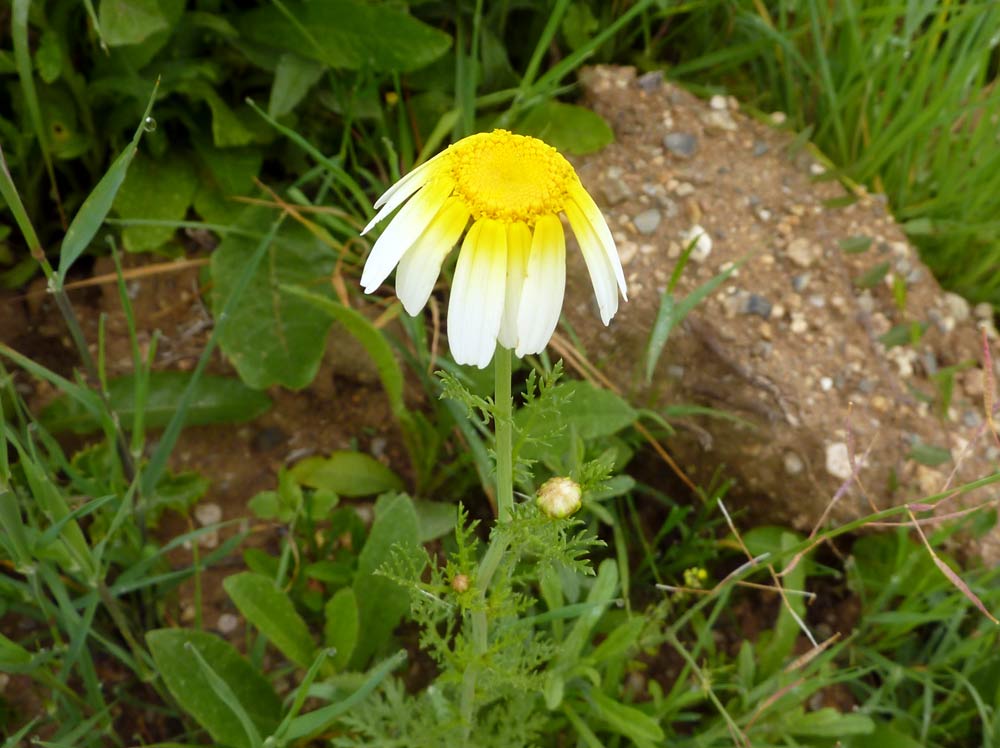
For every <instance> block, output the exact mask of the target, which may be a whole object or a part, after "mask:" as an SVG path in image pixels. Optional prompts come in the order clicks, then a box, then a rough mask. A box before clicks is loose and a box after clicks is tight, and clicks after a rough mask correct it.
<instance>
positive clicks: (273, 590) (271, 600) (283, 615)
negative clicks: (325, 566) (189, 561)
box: [222, 571, 316, 667]
mask: <svg viewBox="0 0 1000 748" xmlns="http://www.w3.org/2000/svg"><path fill="white" fill-rule="evenodd" d="M222 586H223V588H225V590H226V594H228V595H229V597H230V598H232V600H233V602H234V603H235V604H236V607H237V608H239V610H240V613H242V614H243V616H244V617H245V618H246V619H247V620H248V621H249V622H250V623H252V624H253V625H254V626H256V627H257V628H258V629H259V630H260V632H261V633H262V634H263V635H264V636H266V637H267V638H268V640H269V641H270V642H271V643H272V644H273V645H274V646H275V647H277V648H278V649H279V650H280V651H281V653H282V654H283V655H285V657H287V658H288V659H289V660H291V661H292V662H294V663H295V664H296V665H300V666H302V667H309V665H310V663H312V661H313V658H314V656H315V651H316V648H315V646H314V645H313V641H312V637H311V636H310V634H309V627H308V626H306V622H305V621H304V620H302V616H300V615H299V614H298V611H296V610H295V605H293V604H292V601H291V599H290V598H289V597H288V595H287V594H286V593H285V592H284V591H283V590H280V589H278V587H276V586H275V584H274V580H272V579H270V578H268V577H265V576H262V575H260V574H254V573H253V572H252V571H246V572H242V573H240V574H234V575H232V576H229V577H226V579H225V580H224V581H223V583H222Z"/></svg>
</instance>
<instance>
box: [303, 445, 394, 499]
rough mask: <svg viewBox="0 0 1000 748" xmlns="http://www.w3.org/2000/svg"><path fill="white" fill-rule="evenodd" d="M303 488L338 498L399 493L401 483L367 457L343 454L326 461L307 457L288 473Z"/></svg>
mask: <svg viewBox="0 0 1000 748" xmlns="http://www.w3.org/2000/svg"><path fill="white" fill-rule="evenodd" d="M289 474H290V475H291V477H292V479H293V480H295V481H296V482H297V483H299V484H300V485H303V486H309V487H310V488H322V489H325V490H327V491H332V492H333V493H335V494H339V495H340V496H371V495H372V494H377V493H384V492H386V491H399V490H401V489H402V488H403V481H402V480H401V479H400V478H399V476H398V475H396V474H395V473H394V472H392V470H390V469H389V468H387V467H386V466H385V465H383V464H382V463H381V462H379V461H378V460H376V459H375V458H374V457H372V456H371V455H366V454H364V453H362V452H349V451H347V450H342V451H337V452H333V453H332V454H331V455H330V456H329V457H307V458H306V459H304V460H302V461H300V462H298V463H296V465H295V466H294V467H293V468H292V469H291V470H290V471H289Z"/></svg>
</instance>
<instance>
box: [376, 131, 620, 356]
mask: <svg viewBox="0 0 1000 748" xmlns="http://www.w3.org/2000/svg"><path fill="white" fill-rule="evenodd" d="M404 203H405V205H404ZM401 205H402V206H403V207H402V208H401V209H400V211H399V213H398V214H397V215H396V217H395V218H393V220H392V221H391V222H390V223H389V225H388V226H387V227H386V228H385V231H383V232H382V235H381V236H380V237H379V238H378V241H376V242H375V246H374V247H373V248H372V251H371V254H370V255H369V256H368V261H367V262H366V263H365V269H364V272H363V273H362V275H361V285H362V286H363V287H364V289H365V292H366V293H372V292H373V291H375V289H377V288H378V287H379V286H380V285H382V283H383V281H385V279H386V278H387V277H389V273H391V272H392V269H393V268H394V267H396V266H397V265H398V266H399V268H398V270H397V271H396V295H397V296H398V297H399V300H400V301H402V303H403V307H404V308H405V309H406V311H407V312H409V313H410V314H414V315H415V314H418V313H419V312H420V310H421V309H423V307H424V305H425V304H426V303H427V299H428V298H429V297H430V295H431V291H432V290H433V288H434V283H435V282H436V281H437V277H438V274H439V273H440V271H441V264H442V263H443V262H444V259H445V257H447V255H448V254H449V253H450V252H451V250H452V248H453V247H454V246H455V244H456V242H458V240H459V238H460V237H461V236H462V232H464V231H465V228H466V226H467V225H468V223H469V220H470V219H471V220H472V226H471V227H470V228H469V230H468V232H467V233H466V235H465V240H464V241H463V242H462V249H461V251H460V253H459V256H458V264H457V265H456V267H455V276H454V282H453V284H452V289H451V300H450V302H449V304H448V343H449V346H450V348H451V353H452V356H454V358H455V361H457V362H458V363H460V364H474V365H476V366H478V367H480V368H483V367H485V366H486V365H487V364H489V362H490V359H492V358H493V352H494V350H495V349H496V343H497V342H498V341H499V343H500V344H501V345H503V346H504V347H505V348H513V349H514V351H515V353H516V354H517V355H518V356H524V355H526V354H530V353H539V352H541V351H542V350H543V349H544V348H545V345H546V344H547V343H548V342H549V339H550V338H551V337H552V333H553V332H554V331H555V328H556V324H557V323H558V322H559V313H560V311H561V309H562V302H563V294H564V292H565V288H566V239H565V236H564V234H563V227H562V222H561V220H560V218H559V216H560V214H565V216H566V218H567V219H568V220H569V225H570V227H571V228H572V229H573V233H574V234H575V235H576V239H577V242H578V243H579V245H580V249H581V251H582V252H583V259H584V261H585V262H586V264H587V270H588V271H589V273H590V280H591V282H592V283H593V285H594V293H595V294H596V296H597V305H598V308H599V309H600V313H601V320H602V321H603V322H604V324H605V325H606V324H608V323H609V322H610V321H611V318H612V317H614V316H615V312H617V311H618V292H619V290H620V291H621V294H622V296H623V297H624V298H625V299H626V300H627V299H628V297H627V295H626V288H625V275H624V273H623V272H622V266H621V261H620V260H619V259H618V250H617V248H616V247H615V240H614V238H613V237H612V236H611V231H610V229H609V228H608V224H607V223H606V222H605V220H604V216H602V215H601V211H600V210H599V209H598V207H597V205H596V203H594V200H593V199H592V198H591V197H590V195H589V194H587V191H586V190H585V189H584V188H583V185H582V184H581V183H580V179H579V177H578V176H577V175H576V172H575V171H574V170H573V167H572V166H571V165H570V163H569V162H568V161H567V160H566V159H565V158H563V157H562V156H561V155H560V154H559V152H558V151H557V150H556V149H555V148H553V147H552V146H549V145H546V144H545V143H543V142H542V141H541V140H538V139H536V138H531V137H527V136H524V135H514V134H512V133H510V132H507V131H506V130H494V131H493V132H490V133H479V134H477V135H471V136H469V137H467V138H463V139H462V140H460V141H458V142H457V143H455V144H453V145H451V146H449V147H448V149H447V150H445V151H443V152H442V153H439V154H438V155H437V156H435V157H434V158H432V159H431V160H430V161H428V162H427V163H425V164H423V165H421V166H419V167H418V168H416V169H414V170H413V171H411V172H410V173H409V174H407V175H406V176H404V177H403V178H402V179H400V180H399V181H398V182H396V184H394V185H393V186H392V187H390V188H389V189H388V190H387V191H386V192H385V194H384V195H382V197H380V198H379V199H378V201H377V202H376V203H375V207H376V209H379V210H378V214H377V215H376V216H375V218H373V219H372V221H371V223H369V224H368V225H367V226H366V227H365V230H364V231H363V232H362V234H364V233H367V232H368V231H369V230H371V228H372V227H373V226H374V225H375V224H377V223H378V222H379V221H382V220H384V219H385V218H387V217H388V216H389V214H390V213H392V212H393V211H394V210H396V208H399V207H400V206H401Z"/></svg>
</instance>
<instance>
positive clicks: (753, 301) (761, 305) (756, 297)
mask: <svg viewBox="0 0 1000 748" xmlns="http://www.w3.org/2000/svg"><path fill="white" fill-rule="evenodd" d="M772 306H773V305H772V304H771V302H770V301H768V300H767V299H766V298H764V297H763V296H761V295H760V294H755V293H752V294H750V298H749V300H748V301H747V305H746V310H745V311H744V314H756V315H757V316H758V317H763V318H764V319H767V318H768V317H770V316H771V308H772Z"/></svg>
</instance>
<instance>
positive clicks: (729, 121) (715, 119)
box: [701, 109, 739, 132]
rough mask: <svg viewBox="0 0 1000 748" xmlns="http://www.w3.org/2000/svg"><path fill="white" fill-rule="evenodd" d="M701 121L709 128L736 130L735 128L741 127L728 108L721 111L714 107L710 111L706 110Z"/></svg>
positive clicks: (726, 130)
mask: <svg viewBox="0 0 1000 748" xmlns="http://www.w3.org/2000/svg"><path fill="white" fill-rule="evenodd" d="M701 121H702V122H703V123H704V125H705V127H706V128H707V129H709V130H722V131H723V132H734V131H735V130H738V129H739V127H738V126H737V125H736V121H735V120H734V119H733V115H731V114H730V113H729V111H728V110H724V111H721V112H720V111H716V110H714V109H713V110H712V111H710V112H705V113H704V114H703V115H702V118H701Z"/></svg>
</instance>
